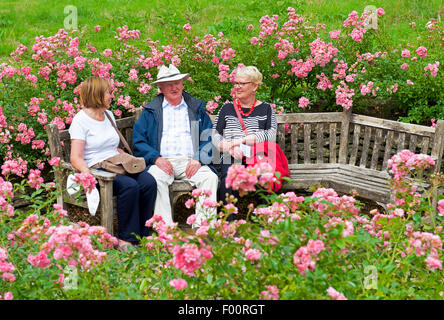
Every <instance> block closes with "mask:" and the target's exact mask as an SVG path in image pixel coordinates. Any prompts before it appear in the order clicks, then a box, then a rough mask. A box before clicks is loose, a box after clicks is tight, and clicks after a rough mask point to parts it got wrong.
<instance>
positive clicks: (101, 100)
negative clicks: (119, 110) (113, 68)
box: [80, 77, 111, 109]
mask: <svg viewBox="0 0 444 320" xmlns="http://www.w3.org/2000/svg"><path fill="white" fill-rule="evenodd" d="M109 89H111V85H110V83H109V81H108V80H106V79H103V78H98V77H90V78H88V79H86V80H85V81H83V83H82V85H81V87H80V103H81V104H83V105H84V106H85V107H86V108H93V109H99V108H106V107H107V106H106V104H105V92H106V91H107V90H109Z"/></svg>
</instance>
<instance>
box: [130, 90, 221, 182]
mask: <svg viewBox="0 0 444 320" xmlns="http://www.w3.org/2000/svg"><path fill="white" fill-rule="evenodd" d="M183 98H184V100H185V102H186V104H187V105H188V118H189V121H190V129H191V139H192V142H193V151H194V154H193V159H195V160H199V161H200V162H201V163H202V165H208V166H209V167H210V168H211V170H213V171H214V173H216V174H217V171H216V169H215V168H214V166H213V165H212V164H211V162H212V161H213V153H212V143H211V132H212V128H213V124H212V122H211V119H210V117H209V116H208V114H207V112H206V109H205V101H203V100H201V99H196V98H194V97H192V96H191V95H190V94H188V93H186V92H183ZM163 99H164V96H163V94H159V95H158V96H156V97H155V98H154V99H153V100H152V101H151V102H150V103H148V104H146V103H145V104H144V105H143V108H144V110H143V111H142V114H141V116H140V118H139V119H138V120H137V121H136V123H135V124H134V127H133V146H134V155H135V156H136V157H143V158H145V162H146V165H147V168H149V167H150V166H151V165H153V164H154V162H155V161H156V160H157V158H158V157H160V144H161V140H162V130H163V109H162V103H163Z"/></svg>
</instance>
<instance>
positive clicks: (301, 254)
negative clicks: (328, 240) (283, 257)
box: [293, 239, 325, 276]
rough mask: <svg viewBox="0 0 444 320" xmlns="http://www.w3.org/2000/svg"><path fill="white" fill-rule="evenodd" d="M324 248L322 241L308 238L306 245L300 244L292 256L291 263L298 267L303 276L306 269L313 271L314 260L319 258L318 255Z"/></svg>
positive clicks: (314, 266)
mask: <svg viewBox="0 0 444 320" xmlns="http://www.w3.org/2000/svg"><path fill="white" fill-rule="evenodd" d="M324 249H325V247H324V242H322V241H321V240H312V239H310V240H308V243H307V245H306V246H302V247H300V248H299V249H298V250H297V251H296V253H295V254H294V256H293V264H294V265H295V266H296V267H297V268H298V269H299V272H300V273H301V275H303V276H305V275H306V274H305V271H306V270H311V271H313V270H314V269H315V268H316V261H317V260H319V257H318V255H319V253H320V252H321V251H322V250H324Z"/></svg>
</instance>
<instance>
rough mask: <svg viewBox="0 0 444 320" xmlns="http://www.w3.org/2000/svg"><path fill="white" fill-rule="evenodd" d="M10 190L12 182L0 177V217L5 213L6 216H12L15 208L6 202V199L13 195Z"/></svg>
mask: <svg viewBox="0 0 444 320" xmlns="http://www.w3.org/2000/svg"><path fill="white" fill-rule="evenodd" d="M12 191H13V187H12V183H11V182H9V181H5V180H3V178H2V177H0V218H1V217H2V215H3V214H5V215H7V216H8V217H13V216H14V210H15V209H14V207H13V206H12V205H11V204H10V203H8V199H12V198H13V197H14V194H13V192H12Z"/></svg>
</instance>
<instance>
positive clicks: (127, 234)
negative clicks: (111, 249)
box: [113, 171, 157, 241]
mask: <svg viewBox="0 0 444 320" xmlns="http://www.w3.org/2000/svg"><path fill="white" fill-rule="evenodd" d="M113 194H114V195H115V196H117V218H118V223H119V233H118V237H119V239H121V240H125V241H137V238H136V237H135V235H134V234H136V235H138V236H140V237H144V236H148V231H149V228H147V227H146V226H145V223H146V221H147V220H149V219H150V218H151V217H152V216H153V209H154V202H155V201H156V196H157V183H156V180H155V179H154V178H153V176H152V175H150V174H149V173H148V172H147V171H143V172H141V173H139V174H134V175H121V174H118V175H117V176H116V178H115V179H114V181H113Z"/></svg>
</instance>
